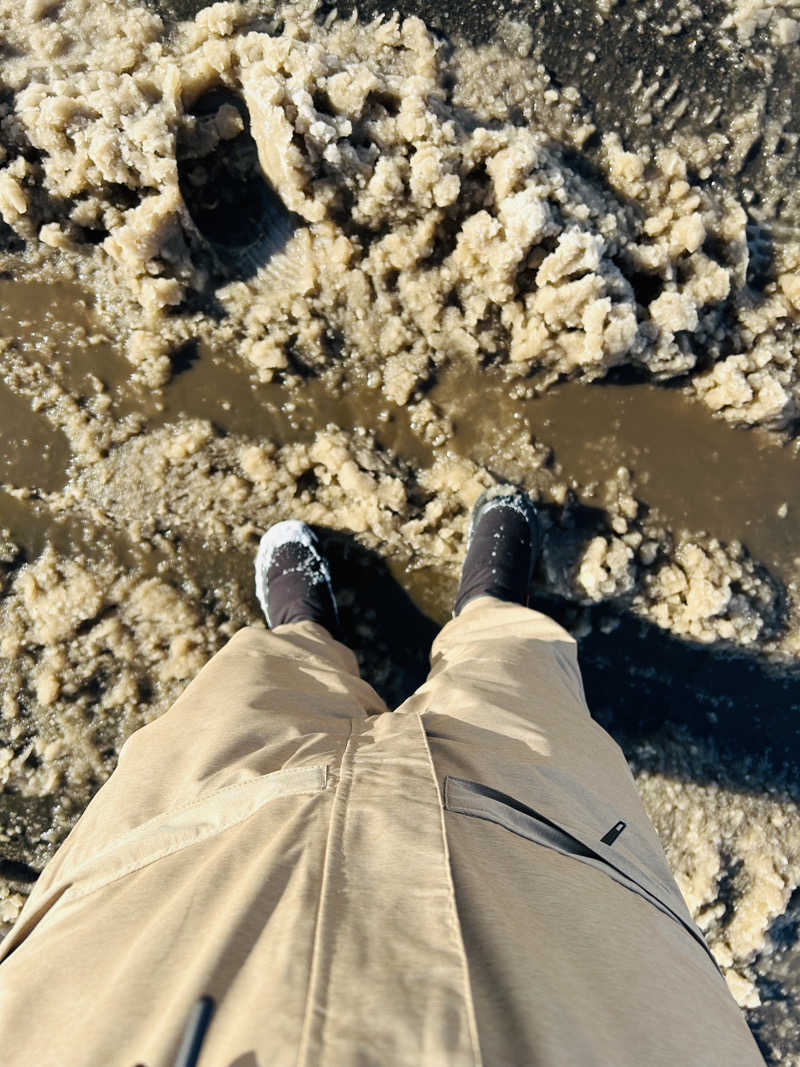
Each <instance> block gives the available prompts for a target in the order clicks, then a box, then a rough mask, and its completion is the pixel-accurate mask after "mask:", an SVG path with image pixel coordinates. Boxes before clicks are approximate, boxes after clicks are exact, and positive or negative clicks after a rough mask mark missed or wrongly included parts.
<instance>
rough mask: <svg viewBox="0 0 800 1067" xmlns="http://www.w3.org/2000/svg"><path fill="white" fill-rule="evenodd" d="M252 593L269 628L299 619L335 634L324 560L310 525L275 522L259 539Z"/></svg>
mask: <svg viewBox="0 0 800 1067" xmlns="http://www.w3.org/2000/svg"><path fill="white" fill-rule="evenodd" d="M256 596H257V597H258V602H259V604H260V605H261V609H262V611H263V612H264V617H265V618H266V620H267V626H268V627H269V628H270V629H274V628H275V627H276V626H281V625H282V624H283V623H287V622H300V621H302V620H303V619H307V620H310V621H311V622H318V623H319V624H320V625H321V626H324V627H325V629H326V630H328V632H329V633H331V634H333V635H334V636H336V637H338V635H339V612H338V609H337V606H336V598H335V597H334V595H333V587H332V585H331V572H330V568H329V567H328V561H327V560H326V559H325V557H324V555H323V554H322V552H321V551H320V548H319V542H318V540H317V536H316V534H315V533H314V531H313V530H312V529H311V527H310V526H307V525H306V524H305V523H304V522H298V521H297V520H296V519H287V520H286V521H285V522H279V523H276V524H275V525H274V526H271V527H270V528H269V530H267V532H266V533H265V534H264V536H263V537H262V538H261V542H260V544H259V546H258V554H257V555H256Z"/></svg>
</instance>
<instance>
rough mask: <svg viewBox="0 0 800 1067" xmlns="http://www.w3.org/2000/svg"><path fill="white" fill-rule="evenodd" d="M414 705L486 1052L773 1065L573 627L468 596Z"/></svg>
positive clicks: (405, 708)
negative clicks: (586, 684)
mask: <svg viewBox="0 0 800 1067" xmlns="http://www.w3.org/2000/svg"><path fill="white" fill-rule="evenodd" d="M403 712H417V713H418V714H419V715H420V716H421V719H422V723H423V726H424V729H425V732H426V735H427V739H428V744H429V747H430V752H431V759H432V762H433V766H434V771H435V774H436V778H437V782H438V784H439V786H440V789H441V791H442V796H443V806H444V823H445V831H446V838H447V846H448V850H449V857H450V865H451V870H452V875H453V885H454V892H455V899H456V907H457V911H458V916H459V921H460V924H461V929H462V933H463V937H464V944H465V949H466V953H467V958H468V962H469V971H470V980H471V984H472V990H473V997H474V1003H475V1010H476V1017H477V1021H478V1029H479V1036H480V1042H481V1048H482V1052H483V1056H484V1061H485V1062H486V1063H487V1064H493V1065H498V1064H502V1065H505V1064H508V1065H509V1067H510V1065H512V1064H519V1063H530V1064H546V1065H547V1067H573V1065H576V1064H580V1065H581V1067H593V1065H597V1067H600V1065H607V1064H609V1063H613V1064H615V1067H623V1065H629V1067H634V1065H636V1067H638V1065H639V1064H641V1063H648V1064H649V1065H651V1067H654V1065H659V1067H673V1065H674V1064H676V1063H681V1064H682V1065H686V1067H689V1065H692V1067H707V1064H709V1063H723V1062H724V1063H726V1064H737V1065H740V1064H741V1065H745V1064H747V1065H755V1064H758V1063H759V1062H760V1057H759V1055H758V1052H757V1049H756V1046H755V1043H754V1041H753V1039H752V1037H751V1036H750V1033H749V1031H748V1029H747V1026H746V1024H745V1022H744V1020H743V1018H742V1016H741V1013H740V1012H739V1009H738V1008H737V1006H736V1004H735V1002H734V1000H733V998H732V997H731V996H730V994H729V992H728V990H727V987H726V985H725V982H724V980H723V978H722V976H721V975H720V973H719V971H718V970H717V969H716V966H715V964H714V962H713V960H712V958H711V956H710V954H709V953H708V950H707V948H706V947H705V943H704V942H703V940H702V936H701V935H700V933H699V931H698V930H697V928H696V927H695V926H694V924H693V923H692V921H691V917H690V915H689V912H688V909H687V908H686V905H685V902H684V901H683V898H682V897H681V894H680V891H679V889H678V887H677V885H676V883H675V881H674V878H673V877H672V874H671V872H670V870H669V867H668V865H667V861H666V858H665V856H664V853H663V850H662V848H661V845H660V843H659V841H658V838H657V835H656V834H655V831H654V830H653V827H652V824H651V823H650V821H649V819H648V817H647V814H646V812H645V810H644V807H643V805H642V803H641V800H640V798H639V795H638V792H637V790H636V786H635V783H634V780H633V777H632V775H631V772H630V769H629V768H628V765H627V762H626V761H625V759H624V756H623V754H622V752H621V750H620V748H619V746H618V745H617V744H616V743H615V742H614V741H613V739H612V738H611V737H610V736H609V735H608V734H607V733H606V731H604V730H603V729H602V728H601V727H600V726H599V724H598V723H596V722H595V721H594V720H593V719H592V718H591V715H590V714H589V710H588V708H587V705H586V701H585V697H584V692H583V685H582V682H581V677H580V671H579V668H578V661H577V648H576V643H575V641H574V640H573V638H572V637H570V635H569V634H568V633H567V632H566V631H565V630H564V629H563V628H562V627H560V626H559V625H557V624H556V623H555V622H554V621H553V620H551V619H549V618H548V617H547V616H545V615H543V614H541V613H540V612H537V611H533V610H531V609H528V608H525V607H521V606H518V605H515V604H509V603H504V602H501V601H498V600H495V599H493V598H491V597H481V598H478V599H476V600H474V601H471V602H470V603H469V604H467V606H466V607H465V608H464V610H463V611H462V612H461V614H460V615H459V617H458V618H457V619H454V620H452V621H450V622H448V623H447V625H446V626H445V627H444V628H443V630H442V631H441V633H440V634H439V636H438V637H437V639H436V641H435V642H434V646H433V649H432V654H431V671H430V675H429V677H428V679H427V681H426V682H425V684H424V685H423V686H422V687H421V688H420V690H418V691H417V693H415V694H414V695H413V696H412V697H411V698H410V699H409V700H408V701H407V702H406V703H404V704H403V705H402V706H401V708H399V709H398V711H397V712H396V714H398V713H403ZM614 827H616V828H617V830H619V829H620V827H621V831H620V832H619V834H618V836H617V837H616V838H615V839H614V840H613V843H610V844H607V843H605V842H604V840H603V839H604V838H606V839H607V840H611V838H610V837H609V832H610V831H612V828H614Z"/></svg>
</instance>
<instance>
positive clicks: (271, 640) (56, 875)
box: [3, 621, 387, 948]
mask: <svg viewBox="0 0 800 1067" xmlns="http://www.w3.org/2000/svg"><path fill="white" fill-rule="evenodd" d="M386 710H387V709H386V706H385V705H384V703H383V701H382V700H381V698H380V697H379V696H378V694H377V693H376V692H375V691H374V690H373V689H372V687H371V686H370V685H368V684H367V683H366V682H365V681H363V680H362V679H361V678H360V677H359V673H358V665H357V663H356V658H355V656H354V655H353V653H352V652H351V651H350V650H349V649H348V648H346V647H345V646H344V645H342V644H341V643H340V642H338V641H336V640H335V639H334V638H333V637H332V636H331V635H330V634H329V633H328V631H327V630H326V629H325V628H324V627H322V626H320V625H318V624H317V623H313V622H306V621H304V622H298V623H291V624H287V625H285V626H279V627H276V629H275V630H271V631H268V630H266V629H265V628H263V627H261V626H249V627H246V628H244V629H242V630H240V631H239V632H238V633H236V634H235V635H234V636H233V638H232V639H231V640H230V641H229V642H228V644H227V645H225V647H224V648H222V649H221V650H220V651H219V652H218V653H217V654H216V655H215V656H213V657H212V659H211V660H209V662H208V663H207V664H206V665H205V667H204V668H203V669H202V670H201V671H200V673H199V674H198V675H197V677H196V678H195V679H194V680H193V681H192V682H191V683H190V684H189V686H188V687H187V688H186V689H185V690H184V692H183V693H182V694H181V696H180V697H179V698H178V700H177V701H176V702H175V703H174V704H173V705H172V706H171V707H170V708H169V709H168V710H167V711H166V712H164V714H163V715H161V716H159V717H158V718H157V719H155V720H153V722H150V723H148V724H147V725H146V726H144V727H142V728H141V729H139V730H137V731H136V732H135V733H133V734H131V736H130V737H129V738H128V739H127V741H126V742H125V744H124V745H123V746H122V749H121V751H120V757H119V761H118V764H117V767H116V769H115V770H114V772H113V773H112V775H111V776H110V778H109V779H108V781H107V782H106V783H105V784H104V785H103V786H102V788H101V789H100V790H99V791H98V792H97V794H96V795H95V796H94V797H93V799H92V801H91V802H90V804H89V806H88V807H87V808H86V810H85V811H84V813H83V814H82V815H81V817H80V819H79V820H78V822H77V823H76V825H75V826H74V827H73V829H72V832H71V833H70V835H69V836H68V838H67V839H66V841H64V842H63V844H62V845H61V847H60V848H59V850H58V851H57V852H56V854H55V855H54V856H53V858H52V859H51V860H50V862H49V863H48V864H47V865H46V867H45V869H44V871H43V872H42V874H41V876H40V877H39V880H38V881H37V883H36V885H35V886H34V888H33V891H32V893H31V895H30V897H29V898H28V900H27V901H26V904H25V907H24V908H23V911H22V913H21V915H20V916H19V918H18V920H17V922H16V923H15V926H14V928H13V929H12V930H11V931H10V933H9V935H8V944H10V943H12V941H13V942H14V943H16V941H17V940H19V938H20V937H21V936H24V930H25V928H26V924H27V925H30V924H31V923H33V922H35V919H34V916H35V915H36V914H37V913H38V912H39V911H41V908H42V907H44V906H45V903H44V902H45V901H46V900H47V899H48V898H49V897H50V896H52V892H51V890H52V888H53V886H54V885H57V884H58V883H59V882H64V881H66V880H68V878H69V874H70V872H71V871H73V870H75V869H77V868H80V866H81V864H82V863H84V862H85V861H87V860H88V859H90V858H91V857H93V856H96V855H97V854H99V853H101V852H102V851H103V850H104V849H106V848H107V847H108V846H109V845H110V843H112V842H115V841H117V840H119V839H120V838H121V837H122V836H123V835H124V834H126V833H127V832H128V831H130V830H132V829H133V828H134V827H138V826H142V825H143V824H145V823H147V822H148V821H149V820H151V819H155V818H156V817H157V816H159V815H161V814H163V813H165V812H168V811H174V810H176V809H179V808H183V807H185V806H187V805H191V804H193V803H195V802H197V801H200V800H201V799H202V798H204V797H207V796H209V795H211V794H214V793H217V792H218V791H219V790H222V789H225V788H227V787H235V786H236V785H237V784H240V783H241V784H243V783H246V782H248V781H251V780H253V779H254V778H256V777H258V776H262V775H266V774H269V773H271V772H273V771H277V770H282V769H284V768H289V767H303V766H310V765H313V764H319V763H324V762H325V761H326V760H328V759H330V760H331V761H336V760H338V759H339V758H340V756H341V752H342V751H343V749H344V746H345V745H346V744H347V739H348V737H349V736H350V730H351V720H352V719H355V718H363V717H365V716H366V715H370V714H377V713H379V712H382V711H386ZM3 947H5V948H7V947H8V945H7V944H6V943H5V942H4V946H3Z"/></svg>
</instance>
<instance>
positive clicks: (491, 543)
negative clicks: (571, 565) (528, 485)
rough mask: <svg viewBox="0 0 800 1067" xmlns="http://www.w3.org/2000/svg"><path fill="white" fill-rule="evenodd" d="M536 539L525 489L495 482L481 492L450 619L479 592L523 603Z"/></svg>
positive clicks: (536, 523) (533, 514) (536, 528)
mask: <svg viewBox="0 0 800 1067" xmlns="http://www.w3.org/2000/svg"><path fill="white" fill-rule="evenodd" d="M540 540H541V538H540V532H539V520H538V518H537V516H536V509H535V507H534V505H533V501H532V500H531V498H530V497H529V496H528V495H527V493H523V492H522V491H521V490H519V489H516V488H515V487H514V486H494V487H493V488H491V489H487V490H486V492H485V493H482V494H481V496H480V497H479V498H478V501H477V503H476V504H475V507H474V508H473V511H472V521H471V522H470V527H469V536H468V538H467V555H466V558H465V559H464V565H463V567H462V568H461V581H460V583H459V586H458V593H457V594H456V601H455V604H454V605H453V617H454V618H455V617H456V616H457V615H458V614H459V613H460V611H461V609H462V608H463V607H464V605H465V604H467V603H468V602H469V601H470V600H474V599H475V597H479V596H493V597H496V598H497V599H498V600H508V601H511V603H514V604H527V602H528V586H529V585H530V582H531V578H532V577H533V568H534V565H535V563H536V558H537V556H538V554H539V544H540Z"/></svg>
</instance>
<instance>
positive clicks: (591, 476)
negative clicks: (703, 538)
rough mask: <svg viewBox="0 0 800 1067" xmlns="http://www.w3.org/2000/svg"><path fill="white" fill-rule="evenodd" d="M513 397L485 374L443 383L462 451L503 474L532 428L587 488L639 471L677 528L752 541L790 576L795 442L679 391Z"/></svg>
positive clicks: (799, 551) (799, 541)
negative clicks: (726, 416)
mask: <svg viewBox="0 0 800 1067" xmlns="http://www.w3.org/2000/svg"><path fill="white" fill-rule="evenodd" d="M506 393H507V387H506V386H505V385H504V383H502V382H500V381H499V380H497V379H493V378H492V377H488V376H487V374H486V372H485V371H484V372H482V373H478V372H476V373H473V374H470V375H465V374H464V373H463V372H459V373H458V374H457V375H455V374H454V375H453V379H452V381H451V380H449V378H445V379H444V380H443V381H442V382H441V383H440V384H439V385H438V386H437V387H436V388H435V389H434V390H433V392H432V393H431V398H432V399H433V400H434V402H436V403H438V404H439V405H440V406H441V407H442V408H443V409H444V410H445V411H446V412H447V413H448V414H449V415H450V417H451V418H452V419H453V422H454V438H453V446H454V447H455V449H456V450H457V451H458V452H459V454H461V455H465V456H471V457H472V458H474V459H478V460H479V461H482V462H485V463H488V464H490V465H491V466H492V467H494V468H495V469H499V470H502V469H503V467H504V465H506V464H508V465H511V466H513V455H514V449H515V441H518V440H519V435H520V433H528V434H530V435H531V436H532V437H534V438H535V439H536V440H538V441H540V442H542V443H544V444H546V445H548V446H550V448H552V450H553V452H554V456H555V459H556V461H557V462H558V463H560V464H561V466H562V468H563V471H564V475H565V477H566V478H567V479H568V480H570V479H574V480H575V482H576V483H581V484H582V485H584V486H585V485H587V484H588V483H591V482H602V481H604V480H606V479H608V478H610V477H612V476H613V474H614V472H615V471H616V470H617V468H618V467H620V466H625V467H628V469H629V470H631V471H632V472H633V474H634V475H635V477H636V495H637V496H638V497H639V498H640V499H643V500H644V501H645V502H646V503H647V504H649V505H650V506H654V507H657V508H658V510H659V511H660V512H661V513H662V514H663V516H664V518H665V519H666V520H667V521H668V522H669V524H670V525H671V526H672V528H673V529H676V530H679V529H681V528H684V529H688V530H693V531H700V530H706V531H708V532H709V533H710V534H711V535H712V536H715V537H718V538H720V539H721V540H724V541H733V540H740V541H742V542H743V543H744V544H745V545H746V546H747V548H748V549H749V550H750V552H751V554H752V555H753V556H754V557H755V558H756V559H758V560H760V561H761V562H763V563H765V564H766V565H767V566H768V567H770V568H771V569H774V570H775V572H776V573H778V574H780V575H782V576H784V577H788V575H789V572H790V569H791V566H792V561H793V559H794V557H795V556H800V504H798V503H796V502H795V492H794V489H795V486H796V484H797V476H798V471H800V460H798V458H797V456H796V455H795V452H794V448H793V447H792V446H790V445H781V444H780V443H779V442H777V441H776V440H774V439H772V438H771V437H769V436H768V435H767V434H766V433H764V432H762V431H757V430H744V429H736V428H734V427H731V426H729V425H728V424H727V423H725V422H723V421H721V420H720V419H716V418H714V416H713V415H712V414H711V413H710V412H709V411H707V410H706V409H705V408H704V407H702V405H701V404H700V403H699V402H697V401H694V400H693V399H692V398H690V397H687V396H685V395H684V394H683V392H682V391H681V390H680V389H675V388H664V387H658V386H654V385H645V384H639V385H610V384H593V385H581V384H578V383H576V382H568V383H565V384H563V385H561V386H558V387H557V388H554V389H552V390H551V391H550V392H548V393H546V394H545V395H543V396H541V397H538V398H536V399H535V400H531V401H525V402H523V403H521V404H520V403H519V402H517V401H512V400H509V399H508V397H507V395H506ZM586 499H587V503H591V502H593V499H592V497H591V496H590V497H588V498H586ZM597 502H599V497H598V498H597ZM784 504H786V505H787V513H786V516H785V517H781V516H780V514H779V509H781V508H782V505H784Z"/></svg>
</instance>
